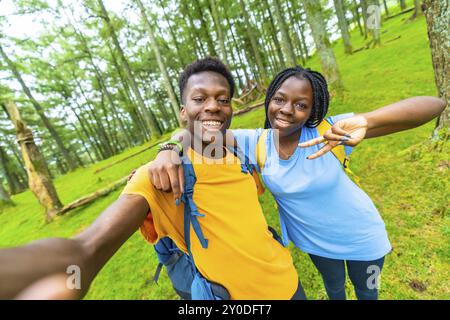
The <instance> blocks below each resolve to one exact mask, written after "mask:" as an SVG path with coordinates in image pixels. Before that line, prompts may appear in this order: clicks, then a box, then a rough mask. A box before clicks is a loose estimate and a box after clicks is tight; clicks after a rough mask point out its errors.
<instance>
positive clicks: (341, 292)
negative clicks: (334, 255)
mask: <svg viewBox="0 0 450 320" xmlns="http://www.w3.org/2000/svg"><path fill="white" fill-rule="evenodd" d="M309 256H310V258H311V260H312V262H313V263H314V265H315V266H316V268H317V270H319V272H320V274H321V275H322V279H323V282H324V284H325V290H326V291H327V294H328V297H329V298H330V300H345V299H346V296H345V265H347V272H348V276H349V278H350V280H351V282H352V283H353V286H354V288H355V293H356V297H357V298H358V300H377V299H378V288H377V287H378V286H377V285H378V279H379V278H378V276H379V275H380V273H381V269H382V268H383V263H384V257H382V258H380V259H378V260H373V261H355V260H336V259H329V258H324V257H319V256H316V255H313V254H310V255H309Z"/></svg>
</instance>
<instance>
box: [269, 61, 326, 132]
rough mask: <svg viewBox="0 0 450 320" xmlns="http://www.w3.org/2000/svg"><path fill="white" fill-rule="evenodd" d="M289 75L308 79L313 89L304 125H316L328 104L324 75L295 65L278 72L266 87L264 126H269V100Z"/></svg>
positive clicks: (323, 116) (312, 126)
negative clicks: (309, 109) (308, 115)
mask: <svg viewBox="0 0 450 320" xmlns="http://www.w3.org/2000/svg"><path fill="white" fill-rule="evenodd" d="M290 77H297V78H298V79H305V80H309V82H310V83H311V87H312V91H313V106H312V110H311V115H310V117H309V119H308V121H306V124H305V125H306V126H307V127H310V128H314V127H317V126H318V125H319V123H320V122H321V121H322V120H323V119H324V118H325V115H326V114H327V112H328V106H329V104H330V94H329V92H328V86H327V81H326V80H325V77H324V76H323V75H322V74H320V73H319V72H317V71H313V70H311V69H309V68H306V69H305V68H302V67H300V66H296V67H294V68H287V69H285V70H283V71H281V72H280V73H278V74H277V75H276V76H275V78H274V79H273V80H272V82H271V83H270V85H269V88H267V93H266V100H265V102H264V108H265V111H266V121H265V123H264V128H266V129H267V128H270V127H271V126H270V122H269V117H268V109H269V104H270V101H271V100H272V97H273V96H274V94H275V92H277V90H278V89H279V88H280V87H281V85H282V84H283V82H284V81H286V79H288V78H290Z"/></svg>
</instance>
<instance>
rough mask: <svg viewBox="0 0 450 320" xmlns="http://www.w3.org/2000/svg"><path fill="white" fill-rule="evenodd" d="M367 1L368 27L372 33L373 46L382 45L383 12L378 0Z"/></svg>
mask: <svg viewBox="0 0 450 320" xmlns="http://www.w3.org/2000/svg"><path fill="white" fill-rule="evenodd" d="M365 1H366V2H367V21H366V25H367V28H369V30H370V34H371V35H372V41H373V47H379V46H381V12H380V9H379V8H380V6H379V2H378V0H365Z"/></svg>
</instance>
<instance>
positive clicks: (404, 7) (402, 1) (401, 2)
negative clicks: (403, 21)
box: [398, 0, 406, 10]
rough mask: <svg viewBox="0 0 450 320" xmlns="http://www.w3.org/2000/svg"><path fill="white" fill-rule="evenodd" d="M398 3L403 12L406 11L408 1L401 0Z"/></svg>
mask: <svg viewBox="0 0 450 320" xmlns="http://www.w3.org/2000/svg"><path fill="white" fill-rule="evenodd" d="M398 3H399V5H400V9H402V10H405V9H406V1H405V0H399V1H398Z"/></svg>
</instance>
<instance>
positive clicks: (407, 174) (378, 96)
mask: <svg viewBox="0 0 450 320" xmlns="http://www.w3.org/2000/svg"><path fill="white" fill-rule="evenodd" d="M409 16H410V15H409V14H406V15H402V16H399V17H396V18H394V19H391V20H388V21H386V22H385V23H384V24H383V27H382V41H383V45H382V47H380V48H376V49H369V50H363V51H360V52H358V53H356V54H354V55H351V56H346V55H344V53H343V52H344V49H343V45H342V43H341V42H340V41H339V42H337V43H336V44H335V45H334V51H335V53H336V56H337V59H338V63H339V66H340V69H341V73H342V76H343V80H344V84H345V87H346V90H347V91H346V92H345V95H344V96H342V97H338V98H334V99H333V101H332V103H331V106H330V112H329V114H330V115H335V114H340V113H346V112H365V111H369V110H372V109H374V108H377V107H380V106H383V105H386V104H389V103H391V102H394V101H397V100H400V99H404V98H407V97H410V96H417V95H436V88H435V83H434V76H433V68H432V63H431V55H430V49H429V45H428V38H427V34H426V23H425V20H424V18H423V17H419V18H418V19H416V20H415V21H413V22H409V23H405V19H407V18H408V17H409ZM399 36H400V38H398V39H396V40H393V39H395V38H397V37H399ZM351 40H352V43H353V46H354V48H359V47H362V46H363V45H364V43H365V41H364V39H363V38H362V37H361V36H360V35H359V32H358V31H357V30H355V31H354V32H353V33H352V39H351ZM389 40H393V41H390V42H388V41H389ZM307 66H308V67H310V68H313V69H318V70H320V68H319V62H318V59H317V57H313V58H311V59H310V60H308V62H307ZM263 121H264V110H263V109H262V108H261V109H257V110H255V111H251V112H249V113H246V114H244V115H242V116H239V117H235V118H234V119H233V127H234V128H255V127H260V126H262V124H263ZM433 127H434V122H433V123H428V124H427V125H424V126H422V127H420V128H416V129H414V130H410V131H408V132H402V133H397V134H394V135H391V136H387V137H383V138H378V139H371V140H367V141H364V142H363V143H362V144H361V145H360V146H358V147H357V148H356V149H355V151H354V152H353V154H352V169H353V171H355V172H356V174H358V175H359V176H360V177H361V180H362V185H363V188H364V189H365V191H366V192H367V193H368V194H369V195H370V197H371V198H372V199H373V201H374V203H375V205H376V206H377V208H378V209H379V211H380V213H381V216H382V217H383V219H384V221H385V223H386V227H387V230H388V233H389V238H390V240H391V243H392V246H393V248H394V250H393V252H392V253H391V254H389V255H388V256H387V258H386V262H385V266H384V269H383V273H382V280H381V287H380V299H449V298H450V282H449V279H450V268H449V266H450V264H449V263H450V223H449V222H450V220H449V215H448V213H449V207H448V199H449V198H450V197H449V190H450V186H449V181H450V175H449V168H450V162H449V154H450V150H449V146H448V143H447V144H446V145H437V144H434V143H431V142H430V141H429V138H430V135H431V132H432V129H433ZM168 136H169V135H166V136H165V137H163V138H167V137H168ZM154 142H155V141H152V142H149V143H148V144H146V145H144V146H139V147H136V148H133V149H130V150H128V151H126V152H124V153H122V154H120V155H117V156H115V157H113V158H110V159H107V160H105V161H102V162H99V163H96V164H95V165H92V166H89V167H86V168H80V169H78V170H76V171H74V172H72V173H69V174H66V175H64V176H60V177H57V178H56V179H55V185H56V188H57V190H58V193H59V195H60V198H61V200H62V201H63V202H64V203H65V204H66V203H69V202H71V201H73V200H76V199H78V198H80V197H82V196H84V195H87V194H89V193H91V192H94V191H96V190H98V189H101V188H103V187H105V186H107V185H108V184H110V183H112V182H114V181H116V180H118V179H120V178H122V177H124V176H126V175H127V174H129V173H130V172H131V171H132V170H133V169H134V168H137V167H139V166H141V165H142V164H144V163H146V162H148V161H150V160H151V159H152V158H153V157H154V155H155V152H156V150H155V148H153V149H152V150H150V151H148V152H144V153H141V154H140V155H138V156H136V157H133V158H131V159H129V160H127V161H126V162H123V163H120V164H119V165H116V166H113V167H110V168H108V169H106V170H103V171H101V172H100V173H97V174H94V172H95V170H97V169H98V168H101V167H104V166H106V165H107V164H109V163H112V162H114V161H117V160H118V159H121V158H123V157H126V156H127V155H130V154H132V153H134V152H136V151H139V150H141V149H143V148H144V147H146V146H148V145H150V144H152V143H154ZM120 192H121V191H120V190H117V191H115V192H112V193H110V194H109V195H108V196H106V197H104V198H101V199H98V200H97V201H95V202H94V203H92V204H90V205H88V206H85V207H82V208H79V209H76V210H73V211H71V212H69V213H68V214H66V215H64V216H62V217H57V218H56V219H55V220H54V221H53V222H52V223H50V224H46V223H45V222H44V214H43V211H42V209H41V208H40V207H39V205H38V203H37V200H36V199H35V198H34V197H33V195H32V193H31V192H30V191H26V192H23V193H21V194H18V195H15V196H13V201H14V202H15V203H16V206H15V207H7V208H3V209H0V247H9V246H16V245H20V244H24V243H27V242H30V241H32V240H35V239H39V238H43V237H70V236H72V235H74V234H76V233H77V232H80V231H81V230H83V229H84V228H86V227H87V226H88V225H89V224H90V223H92V222H93V221H94V220H95V218H97V216H98V215H99V214H100V213H101V212H102V211H103V210H104V209H105V208H106V207H107V206H108V205H110V204H111V203H112V202H113V201H114V200H115V199H117V197H118V196H119V194H120ZM260 200H261V203H262V205H263V208H264V211H265V214H266V217H267V220H268V222H269V224H271V225H274V226H276V227H278V217H277V212H276V209H275V206H274V201H273V198H272V196H271V195H270V194H269V192H266V194H265V195H263V196H262V197H261V199H260ZM290 249H291V252H292V254H293V257H294V262H295V265H296V267H297V270H298V272H299V276H300V279H301V281H302V283H303V286H304V288H305V291H306V294H307V296H308V298H309V299H326V293H325V290H324V287H323V284H322V281H321V279H320V276H319V274H318V272H317V270H316V269H315V268H314V266H313V264H312V263H311V261H310V259H309V258H308V256H307V255H306V254H304V253H302V252H300V251H299V250H298V249H296V248H294V247H293V246H292V245H291V246H290ZM156 266H157V259H156V256H155V253H154V251H153V249H152V247H151V246H150V245H148V244H147V243H146V242H145V241H144V240H143V238H142V237H141V236H140V234H139V232H137V233H136V234H134V235H133V236H132V237H131V238H130V240H129V241H127V242H126V243H125V244H124V245H123V247H122V248H121V249H120V250H119V251H118V252H117V254H116V255H115V256H114V257H113V258H112V259H111V260H110V261H109V263H108V264H107V265H106V266H105V267H104V268H103V270H102V271H101V272H100V274H99V275H98V276H97V278H96V279H95V281H94V283H93V284H92V286H91V289H90V291H89V293H88V295H87V296H86V299H176V298H177V296H176V294H175V292H174V291H173V289H172V288H171V286H170V282H169V280H168V278H167V276H166V274H165V273H164V272H163V273H162V276H161V278H160V281H159V283H158V285H156V284H152V283H151V280H150V279H151V277H152V275H153V273H154V271H155V269H156ZM347 294H348V297H349V298H353V299H354V298H355V295H354V293H353V291H352V289H351V286H350V283H349V281H348V280H347Z"/></svg>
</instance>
